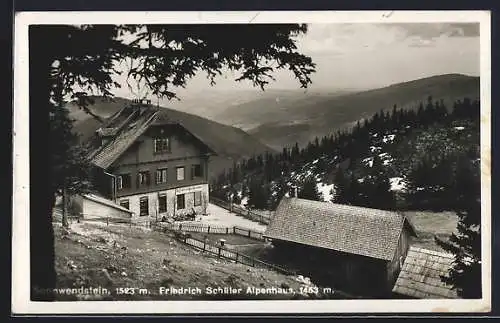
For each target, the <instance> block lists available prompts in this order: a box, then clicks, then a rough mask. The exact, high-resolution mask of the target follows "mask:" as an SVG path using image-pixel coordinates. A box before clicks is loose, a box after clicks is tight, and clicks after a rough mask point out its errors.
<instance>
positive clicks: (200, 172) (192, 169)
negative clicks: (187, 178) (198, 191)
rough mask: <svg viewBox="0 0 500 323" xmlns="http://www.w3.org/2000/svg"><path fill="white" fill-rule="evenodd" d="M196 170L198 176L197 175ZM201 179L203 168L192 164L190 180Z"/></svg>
mask: <svg viewBox="0 0 500 323" xmlns="http://www.w3.org/2000/svg"><path fill="white" fill-rule="evenodd" d="M197 170H198V174H197ZM202 177H203V167H201V164H193V165H191V178H192V179H194V178H202Z"/></svg>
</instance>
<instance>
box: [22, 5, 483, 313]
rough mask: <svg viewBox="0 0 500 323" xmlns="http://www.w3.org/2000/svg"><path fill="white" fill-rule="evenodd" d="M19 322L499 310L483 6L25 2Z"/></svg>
mask: <svg viewBox="0 0 500 323" xmlns="http://www.w3.org/2000/svg"><path fill="white" fill-rule="evenodd" d="M14 39H15V44H14V46H15V47H14V63H15V64H14V71H15V91H14V99H15V100H14V101H15V102H14V103H15V110H14V136H13V141H14V152H13V158H14V164H13V165H14V182H13V185H14V195H13V205H14V207H13V240H12V241H13V246H12V248H13V249H12V254H13V263H12V277H13V280H12V311H13V313H15V314H61V313H63V314H100V313H103V314H104V313H105V314H109V313H113V314H128V313H134V314H148V313H156V314H158V313H168V314H192V313H196V314H203V313H207V314H223V313H233V314H235V313H239V314H248V313H260V314H266V313H277V314H280V313H281V314H283V313H331V314H335V313H355V314H363V313H417V312H418V313H442V312H468V313H469V312H482V313H484V312H488V311H490V309H491V250H490V249H491V237H490V234H491V233H490V225H491V205H490V204H491V196H490V187H491V179H490V147H491V145H490V127H491V126H490V112H491V111H490V109H491V106H490V102H491V98H490V95H491V83H490V82H491V81H490V78H491V71H490V66H491V59H490V56H491V54H490V51H491V47H490V46H491V44H490V14H489V12H487V11H391V12H382V11H345V12H328V11H310V12H307V11H306V12H293V11H292V12H266V11H263V12H245V11H241V12H20V13H17V14H16V16H15V37H14Z"/></svg>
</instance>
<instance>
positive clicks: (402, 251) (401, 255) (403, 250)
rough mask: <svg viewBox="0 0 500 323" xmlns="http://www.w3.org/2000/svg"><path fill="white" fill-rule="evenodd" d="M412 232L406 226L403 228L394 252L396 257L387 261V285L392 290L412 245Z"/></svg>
mask: <svg viewBox="0 0 500 323" xmlns="http://www.w3.org/2000/svg"><path fill="white" fill-rule="evenodd" d="M409 241H410V232H409V230H408V229H406V228H404V229H403V230H401V235H400V236H399V241H398V247H397V249H396V250H395V252H394V257H393V258H392V260H391V261H390V262H388V263H387V287H388V288H389V290H392V288H393V286H394V283H395V282H396V279H397V278H398V275H399V272H400V271H401V267H402V266H403V263H404V261H405V259H406V255H407V254H408V249H409V246H410V243H409Z"/></svg>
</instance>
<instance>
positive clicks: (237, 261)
mask: <svg viewBox="0 0 500 323" xmlns="http://www.w3.org/2000/svg"><path fill="white" fill-rule="evenodd" d="M238 256H239V254H238V253H236V263H238Z"/></svg>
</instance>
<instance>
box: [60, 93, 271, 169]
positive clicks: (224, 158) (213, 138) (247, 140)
mask: <svg viewBox="0 0 500 323" xmlns="http://www.w3.org/2000/svg"><path fill="white" fill-rule="evenodd" d="M93 99H94V100H95V103H94V104H93V105H91V106H90V107H89V108H90V109H91V111H93V112H94V113H95V114H96V115H98V116H101V117H102V118H108V117H110V116H111V115H112V114H113V113H115V112H117V111H118V110H120V109H121V108H123V107H124V106H126V105H129V104H131V103H132V101H131V100H128V99H124V98H119V97H117V98H114V99H113V100H105V99H103V98H102V97H94V98H93ZM67 107H68V109H69V110H70V116H71V117H72V118H73V119H74V120H75V123H74V130H75V132H77V133H79V134H80V135H81V139H82V140H86V139H88V138H90V136H92V135H93V133H94V132H95V130H97V129H98V128H99V126H100V122H99V121H98V120H96V119H95V118H93V117H92V116H90V115H89V114H87V113H85V112H84V111H82V110H80V109H79V108H78V107H77V106H76V105H75V104H74V103H69V104H68V105H67ZM164 109H166V110H168V111H169V116H170V118H171V119H173V120H179V121H180V122H182V123H183V124H185V125H187V126H190V128H194V129H198V132H197V135H199V136H200V137H202V138H203V139H204V140H205V141H207V143H209V144H210V145H211V147H214V148H215V149H216V152H217V154H218V156H216V157H214V158H213V159H212V160H211V165H210V172H211V174H218V173H219V172H220V171H221V170H222V169H224V168H226V167H230V166H232V164H233V160H239V159H240V158H248V157H250V156H252V155H254V154H261V153H265V152H266V151H269V152H272V151H273V150H272V149H271V148H269V147H268V146H266V145H264V144H262V143H261V142H260V141H259V140H257V139H255V138H254V137H252V136H251V135H249V134H247V133H246V132H244V131H243V130H241V129H238V128H235V127H231V126H227V125H223V124H220V123H217V122H214V121H211V120H208V119H205V118H202V117H200V116H196V115H193V114H189V113H185V112H181V111H177V110H173V109H169V108H164Z"/></svg>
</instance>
